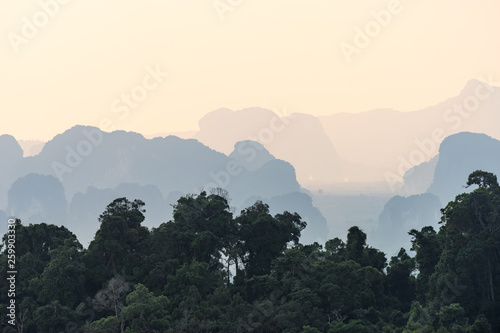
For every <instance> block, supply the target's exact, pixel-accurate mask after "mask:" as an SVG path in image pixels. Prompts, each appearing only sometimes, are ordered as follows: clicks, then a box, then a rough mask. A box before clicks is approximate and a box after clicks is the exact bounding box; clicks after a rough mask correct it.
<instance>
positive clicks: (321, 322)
mask: <svg viewBox="0 0 500 333" xmlns="http://www.w3.org/2000/svg"><path fill="white" fill-rule="evenodd" d="M466 185H467V186H473V187H474V188H475V189H474V190H472V191H471V192H469V193H463V194H460V195H458V196H457V197H456V198H455V200H454V201H452V202H450V203H448V204H447V205H446V207H444V208H443V209H442V210H441V212H442V218H441V221H440V224H441V227H440V229H439V230H434V228H433V227H430V226H427V227H423V228H422V229H420V230H416V229H412V230H409V231H408V233H409V234H410V235H411V237H412V240H411V246H412V247H411V250H412V251H411V253H407V252H406V250H404V249H401V250H400V251H399V253H398V254H397V255H396V256H393V257H391V258H387V257H386V254H385V253H383V252H382V251H380V250H378V249H376V248H373V247H371V246H369V245H368V241H369V239H368V238H367V235H366V234H365V232H364V231H363V230H361V229H360V228H358V227H357V226H353V227H351V228H350V229H349V230H348V234H347V235H346V241H345V242H344V241H343V240H341V239H339V238H334V239H330V240H328V241H327V242H326V243H325V244H324V245H320V244H318V243H313V244H306V245H305V244H301V243H300V235H301V232H302V231H303V230H304V228H306V226H307V223H306V222H305V221H303V220H302V218H301V217H300V216H299V215H298V214H297V213H290V212H287V211H285V212H283V213H282V214H276V215H274V216H273V215H272V214H271V213H270V209H269V206H268V205H267V204H265V203H263V202H261V201H257V202H256V203H255V204H254V205H252V206H250V207H248V208H246V209H244V210H242V211H241V212H240V213H239V214H238V215H237V216H235V215H234V214H233V212H232V211H231V208H230V206H229V202H228V200H229V199H228V196H227V193H224V192H223V191H218V192H214V193H211V194H207V193H206V192H201V193H199V194H197V195H187V196H184V197H181V198H179V200H178V201H177V204H176V205H175V206H174V212H173V217H172V219H171V220H170V221H168V222H165V223H163V224H161V225H160V226H159V227H157V228H152V229H151V230H150V229H148V228H147V227H145V226H143V225H142V222H143V221H144V219H145V217H144V213H145V203H144V202H142V201H141V200H138V199H136V200H133V201H130V200H129V199H127V198H118V199H116V200H114V201H113V202H111V203H110V204H109V205H108V206H107V207H106V208H105V210H104V212H103V213H102V214H101V215H100V216H99V217H96V218H98V220H99V222H100V227H99V230H98V231H97V232H96V234H95V237H94V239H93V240H92V242H91V243H90V245H89V247H88V249H84V248H83V247H82V245H81V244H80V243H79V241H78V240H77V238H76V236H75V235H74V234H73V233H72V232H71V231H70V230H68V229H67V228H66V227H64V226H56V225H54V224H46V223H40V224H30V225H24V224H23V223H22V221H20V220H16V222H15V240H16V241H15V260H16V266H17V275H16V290H15V303H16V315H15V325H11V324H10V323H9V322H8V321H9V320H10V318H9V317H8V316H3V317H2V322H1V323H2V326H1V330H2V332H96V333H97V332H231V333H233V332H298V333H318V332H329V333H330V332H500V312H499V311H500V306H499V298H500V293H499V290H500V265H499V258H500V186H499V185H498V181H497V178H496V176H495V175H493V174H491V173H488V172H484V171H479V170H478V171H475V172H473V173H472V174H471V175H470V176H469V178H468V179H467V180H466ZM432 222H433V221H429V223H432ZM53 223H61V224H64V221H53ZM8 239H9V238H8V234H6V235H4V236H3V238H2V247H1V253H2V254H1V257H0V262H1V263H0V265H1V267H2V270H0V278H1V279H2V281H8V280H7V278H9V274H8V273H7V270H5V269H4V267H7V265H8V260H9V251H8V249H9V247H8ZM8 294H9V283H2V288H1V292H0V307H1V308H2V309H6V308H7V307H8V305H9V302H10V297H8Z"/></svg>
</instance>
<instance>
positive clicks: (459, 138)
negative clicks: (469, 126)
mask: <svg viewBox="0 0 500 333" xmlns="http://www.w3.org/2000/svg"><path fill="white" fill-rule="evenodd" d="M497 125H498V124H497ZM499 127H500V126H499ZM475 170H483V171H488V172H492V173H494V174H496V175H497V176H499V177H500V141H499V140H496V139H493V138H491V137H489V136H488V135H486V134H478V133H468V132H466V133H458V134H454V135H451V136H449V137H447V138H446V139H445V140H444V141H443V143H442V144H441V147H440V148H439V162H438V163H437V165H436V171H435V173H434V182H433V183H432V184H431V186H430V187H429V189H428V192H429V193H433V194H435V195H437V196H438V197H439V198H440V200H441V202H442V203H443V204H444V205H446V204H447V203H448V202H449V201H452V200H453V199H455V196H457V195H458V194H461V193H464V192H470V191H472V189H473V188H472V187H471V188H468V189H467V188H465V184H466V182H467V178H468V176H469V174H470V173H472V172H473V171H475Z"/></svg>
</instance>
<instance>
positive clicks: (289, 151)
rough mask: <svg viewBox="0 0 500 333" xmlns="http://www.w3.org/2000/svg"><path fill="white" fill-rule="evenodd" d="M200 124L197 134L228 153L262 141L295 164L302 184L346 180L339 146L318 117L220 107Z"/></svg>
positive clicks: (271, 149) (265, 110)
mask: <svg viewBox="0 0 500 333" xmlns="http://www.w3.org/2000/svg"><path fill="white" fill-rule="evenodd" d="M199 127H200V130H199V132H197V133H196V135H195V136H194V137H195V138H196V139H198V140H199V141H200V142H203V143H204V144H206V145H207V146H209V147H211V148H213V149H215V150H217V151H221V152H224V153H226V154H228V153H230V152H231V150H232V149H233V145H234V144H235V143H236V142H239V141H245V140H252V141H257V142H259V143H260V144H261V145H262V146H264V147H265V148H266V149H267V150H268V151H269V152H270V153H271V154H272V155H274V156H276V158H278V159H282V160H285V161H287V162H289V163H291V164H292V165H293V166H294V167H295V170H296V173H297V179H298V181H299V183H301V184H302V185H307V184H317V183H331V182H343V181H344V176H343V171H342V163H341V161H340V158H339V156H338V154H337V152H336V149H335V147H334V145H333V144H332V142H331V141H330V139H329V138H328V136H327V135H326V134H325V132H324V130H323V126H322V124H321V122H320V121H319V120H318V118H316V117H314V116H311V115H306V114H293V115H288V116H281V117H280V116H278V115H277V114H276V113H274V112H272V111H270V110H267V109H262V108H248V109H243V110H239V111H232V110H229V109H218V110H215V111H212V112H210V113H208V114H207V115H205V116H204V117H203V118H202V119H201V120H200V121H199Z"/></svg>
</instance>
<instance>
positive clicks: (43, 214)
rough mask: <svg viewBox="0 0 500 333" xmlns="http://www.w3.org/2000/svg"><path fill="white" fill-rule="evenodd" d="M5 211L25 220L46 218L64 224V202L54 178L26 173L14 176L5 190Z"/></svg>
mask: <svg viewBox="0 0 500 333" xmlns="http://www.w3.org/2000/svg"><path fill="white" fill-rule="evenodd" d="M7 213H8V214H9V216H15V217H17V218H20V219H21V220H22V221H24V222H25V223H28V222H37V223H40V222H47V223H53V224H56V225H66V224H67V222H68V202H67V201H66V197H65V195H64V188H63V186H62V184H61V183H60V182H59V180H57V178H55V177H52V176H49V175H39V174H29V175H27V176H25V177H22V178H19V179H17V180H16V181H15V182H14V183H13V184H12V186H11V188H10V190H9V192H8V206H7Z"/></svg>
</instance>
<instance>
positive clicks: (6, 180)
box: [0, 135, 23, 207]
mask: <svg viewBox="0 0 500 333" xmlns="http://www.w3.org/2000/svg"><path fill="white" fill-rule="evenodd" d="M0 156H1V157H0V207H6V205H7V191H8V190H9V188H10V186H11V185H12V183H13V182H14V180H15V179H16V177H15V171H16V169H17V167H18V164H19V163H20V162H21V161H22V159H23V150H22V149H21V147H20V146H19V144H18V143H17V141H16V139H15V138H14V137H13V136H11V135H0Z"/></svg>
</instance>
